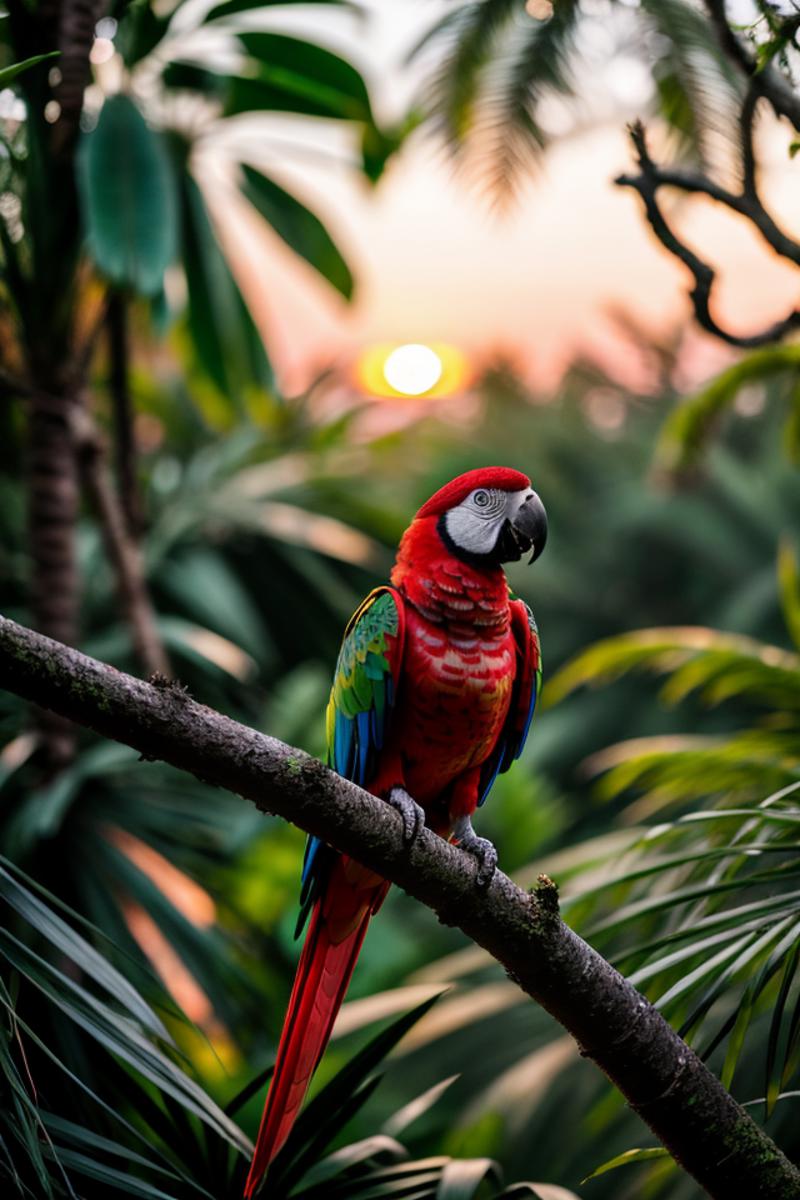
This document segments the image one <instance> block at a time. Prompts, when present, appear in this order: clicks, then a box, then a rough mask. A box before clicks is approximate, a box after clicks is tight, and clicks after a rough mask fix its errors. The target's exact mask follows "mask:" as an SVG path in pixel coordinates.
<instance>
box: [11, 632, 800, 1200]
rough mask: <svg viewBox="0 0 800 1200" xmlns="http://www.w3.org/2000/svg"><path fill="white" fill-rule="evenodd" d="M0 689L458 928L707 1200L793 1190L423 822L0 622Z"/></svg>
mask: <svg viewBox="0 0 800 1200" xmlns="http://www.w3.org/2000/svg"><path fill="white" fill-rule="evenodd" d="M0 686H3V687H5V688H7V689H8V690H9V691H12V692H14V693H16V694H17V695H19V696H22V697H24V698H25V699H28V700H32V701H34V702H35V703H37V704H42V705H48V706H50V707H52V708H53V710H54V711H57V712H59V713H60V714H62V715H63V716H67V717H69V718H70V719H71V720H74V721H77V722H79V723H80V724H83V725H86V726H88V727H89V728H90V729H94V730H95V731H96V732H97V733H100V734H102V735H104V736H106V737H110V738H113V739H115V740H116V741H120V742H123V743H125V744H127V745H130V746H133V747H135V748H136V749H137V750H139V752H140V753H141V754H142V756H143V757H145V758H148V759H162V760H163V761H165V762H169V763H172V764H173V765H174V766H176V767H179V768H181V769H183V770H186V771H189V772H191V773H192V774H193V775H196V776H197V777H198V778H200V779H203V780H205V781H207V782H209V783H213V784H217V785H218V786H220V787H224V788H227V789H228V790H230V791H233V792H238V793H239V794H240V795H242V796H245V797H247V798H248V799H250V800H252V801H253V803H254V804H256V806H257V807H258V808H260V809H261V810H262V811H264V812H270V813H275V814H278V815H280V816H283V817H285V818H286V819H287V820H290V821H292V822H294V824H296V825H298V826H299V827H300V828H301V829H304V830H306V832H308V833H312V834H315V835H316V836H318V837H321V838H323V839H324V840H325V841H326V842H329V843H330V844H331V845H333V846H335V847H336V848H337V849H339V850H341V851H344V852H345V853H347V854H351V855H352V856H354V857H355V858H357V859H358V860H359V861H360V862H362V863H363V864H364V865H365V866H367V867H369V868H371V869H373V870H375V871H377V872H378V873H380V874H381V875H383V876H385V878H387V879H390V880H391V881H392V882H393V883H396V884H398V885H399V886H400V887H402V888H404V890H405V891H407V892H408V893H409V894H410V895H411V896H414V897H415V898H416V899H418V900H420V901H422V903H424V904H427V905H428V906H429V907H430V908H432V909H433V910H434V911H435V912H436V913H437V914H438V915H439V918H440V920H441V921H443V922H444V923H446V924H449V925H455V926H458V927H459V928H460V929H462V930H463V931H464V933H466V934H467V935H468V936H469V937H471V938H472V939H473V940H474V941H476V942H477V943H478V944H479V945H481V946H483V947H484V948H485V949H486V950H488V952H489V953H490V954H491V955H492V956H493V957H494V958H495V959H496V960H497V961H498V962H499V963H501V964H502V966H503V967H505V969H506V971H507V972H508V974H509V975H510V977H511V978H512V979H514V980H515V982H516V983H518V984H519V986H520V987H521V988H522V989H523V991H525V992H527V993H528V995H530V996H532V997H533V999H535V1000H537V1001H538V1002H539V1003H540V1004H541V1005H542V1006H543V1007H544V1008H546V1009H547V1010H548V1012H550V1013H552V1015H553V1016H554V1017H555V1018H556V1019H557V1020H558V1021H559V1022H560V1023H561V1024H562V1025H563V1026H564V1028H565V1029H567V1030H568V1031H569V1032H570V1033H571V1034H572V1035H573V1037H574V1038H575V1039H576V1040H577V1042H578V1043H579V1045H580V1047H581V1052H582V1053H583V1054H584V1055H585V1056H586V1057H589V1058H591V1059H593V1060H594V1061H595V1063H596V1064H597V1065H598V1066H599V1067H600V1069H601V1070H602V1071H603V1072H604V1073H605V1074H606V1075H607V1076H608V1078H609V1079H610V1080H611V1081H612V1082H613V1083H615V1084H616V1086H617V1087H618V1088H619V1089H620V1091H621V1092H622V1093H623V1094H624V1095H625V1096H626V1098H627V1100H628V1102H629V1104H630V1106H631V1107H632V1108H633V1109H634V1111H635V1112H637V1113H638V1114H639V1115H640V1116H641V1117H642V1119H643V1120H644V1121H645V1122H646V1123H647V1124H648V1125H649V1126H650V1128H651V1129H652V1130H653V1132H654V1134H655V1135H656V1137H657V1138H658V1139H659V1140H660V1141H661V1142H662V1143H663V1145H664V1146H665V1147H666V1148H667V1149H668V1150H669V1152H670V1153H671V1154H672V1155H673V1157H674V1158H675V1159H676V1160H677V1161H678V1162H679V1163H680V1164H681V1165H682V1166H683V1167H684V1168H685V1169H686V1170H687V1171H688V1172H689V1173H690V1174H691V1175H693V1176H694V1178H695V1179H696V1180H697V1181H698V1183H699V1184H700V1185H701V1186H702V1187H703V1188H704V1189H705V1190H706V1192H707V1193H708V1195H709V1196H711V1197H713V1198H715V1200H730V1197H732V1196H748V1197H749V1198H750V1200H798V1198H800V1171H798V1169H797V1167H795V1166H794V1165H793V1164H792V1163H791V1162H789V1160H788V1159H787V1158H786V1157H785V1156H784V1155H783V1154H782V1152H781V1151H780V1150H779V1149H778V1147H777V1146H776V1145H775V1144H774V1142H772V1141H771V1139H770V1138H769V1137H768V1136H767V1135H766V1133H764V1131H763V1130H762V1129H760V1128H759V1127H758V1126H757V1125H756V1124H755V1122H754V1121H753V1120H752V1119H751V1118H750V1117H749V1116H748V1115H747V1113H746V1112H745V1111H744V1110H743V1109H742V1108H740V1107H739V1105H738V1104H736V1102H735V1101H734V1100H733V1098H732V1097H731V1096H730V1095H729V1094H728V1092H727V1091H726V1090H725V1089H724V1088H723V1087H722V1084H721V1083H720V1082H719V1080H718V1079H716V1077H715V1076H714V1075H713V1074H712V1073H711V1072H710V1071H709V1069H708V1068H707V1067H706V1066H705V1064H704V1063H702V1062H701V1061H700V1059H699V1058H698V1057H697V1055H696V1054H695V1053H694V1052H693V1051H692V1050H691V1049H690V1048H689V1047H688V1046H687V1045H686V1044H685V1043H684V1042H683V1041H682V1040H681V1039H680V1038H679V1037H678V1035H677V1034H676V1033H675V1031H674V1030H673V1029H672V1028H671V1027H670V1026H669V1025H668V1024H667V1022H666V1021H665V1020H664V1018H663V1017H662V1016H661V1015H660V1013H658V1012H657V1011H656V1010H655V1009H654V1008H653V1006H652V1005H651V1004H650V1003H649V1002H648V1001H647V1000H646V999H645V998H644V997H643V996H641V995H640V994H639V993H638V992H637V991H636V990H635V989H634V988H633V987H632V986H631V984H629V983H628V982H627V981H626V980H625V979H623V977H622V976H621V975H620V974H619V973H618V972H617V971H616V970H615V969H614V968H613V967H611V966H610V965H609V963H607V962H606V961H605V960H604V959H603V958H601V956H600V955H598V954H597V953H596V952H595V951H594V950H592V948H591V947H590V946H588V945H587V944H586V943H585V942H583V941H582V940H581V939H580V938H579V937H578V936H577V935H576V934H574V933H573V932H572V931H571V930H570V929H569V928H568V927H567V926H566V925H564V923H563V922H562V921H561V919H560V917H559V915H558V893H557V889H556V887H555V885H554V884H553V883H552V882H551V881H550V880H549V879H547V877H546V876H541V877H540V883H539V887H538V888H537V889H536V890H535V892H533V893H527V892H523V891H522V890H521V889H520V888H518V887H517V886H516V885H515V884H514V883H513V882H512V881H511V880H510V879H508V878H507V877H506V876H505V875H503V874H502V872H498V873H497V874H496V875H495V877H494V879H493V881H492V883H491V885H490V886H489V888H488V889H487V890H485V891H483V890H479V889H477V888H476V886H475V862H474V860H473V859H472V858H470V857H469V856H468V855H466V854H464V853H463V852H462V851H461V850H458V849H457V848H456V847H454V846H452V845H450V844H449V843H447V842H445V841H444V840H443V839H442V838H439V837H437V836H436V835H435V834H433V833H431V832H430V831H429V830H427V829H423V830H422V832H421V834H420V836H419V837H418V839H417V840H416V841H415V842H414V844H413V845H412V846H410V847H408V846H405V845H404V844H403V842H402V837H401V823H400V818H399V816H398V814H397V813H395V812H394V810H393V809H391V808H390V807H389V806H388V805H386V804H384V803H383V802H382V801H380V800H378V799H376V798H375V797H374V796H371V795H370V794H369V793H368V792H365V791H363V790H362V789H360V788H358V787H356V786H355V785H354V784H352V783H350V782H349V781H348V780H345V779H342V778H340V777H339V776H338V775H335V774H334V773H333V772H332V771H330V770H328V769H327V768H326V767H324V766H323V765H322V764H321V763H320V762H318V761H317V760H316V759H313V758H311V757H310V756H309V755H307V754H305V753H303V752H302V751H300V750H295V749H292V747H290V746H286V745H284V743H282V742H279V741H277V740H276V739H275V738H270V737H267V736H265V735H263V734H260V733H258V732H256V731H255V730H253V729H249V728H247V727H246V726H244V725H240V724H238V723H237V722H236V721H232V720H231V719H230V718H228V717H225V716H222V715H221V714H219V713H217V712H214V711H213V710H212V709H209V708H206V707H205V706H203V705H201V704H197V703H196V702H195V701H194V700H192V699H191V697H190V696H189V695H188V694H187V693H186V691H185V690H184V689H183V688H181V686H180V685H178V684H175V683H169V682H167V681H159V682H156V683H154V684H149V683H144V682H143V681H142V680H139V679H134V678H133V677H131V676H129V675H125V674H123V673H122V672H120V671H117V670H115V669H114V668H113V667H109V666H106V665H105V664H103V663H100V662H97V661H96V660H94V659H91V658H88V657H87V656H86V655H83V654H80V653H79V652H78V651H76V650H72V649H69V648H68V647H65V646H61V645H59V644H57V643H56V642H53V641H51V640H49V639H48V638H45V637H42V636H41V635H40V634H36V633H33V632H32V631H31V630H28V629H25V628H24V627H22V626H20V625H17V624H15V623H14V622H13V621H9V620H7V619H6V618H3V617H0Z"/></svg>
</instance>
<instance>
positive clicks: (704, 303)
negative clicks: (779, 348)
mask: <svg viewBox="0 0 800 1200" xmlns="http://www.w3.org/2000/svg"><path fill="white" fill-rule="evenodd" d="M750 105H751V101H750V100H749V98H748V100H746V101H745V108H744V109H743V115H742V122H743V124H746V126H747V130H748V137H749V130H750V125H751V123H752V116H753V112H754V108H751V107H750ZM630 135H631V141H632V142H633V146H634V149H635V151H636V157H637V161H638V164H639V174H638V175H620V176H619V177H618V178H617V179H616V180H615V182H616V183H617V185H618V186H619V187H630V188H633V189H634V190H635V191H637V192H638V193H639V195H640V196H641V197H642V200H643V201H644V205H645V211H646V213H647V219H648V221H649V222H650V226H651V228H652V229H653V232H654V233H655V235H656V237H657V238H658V240H659V241H660V242H661V244H662V246H664V247H665V249H667V250H669V252H670V254H672V255H674V256H675V258H678V259H680V261H681V262H682V263H684V265H685V266H687V267H688V268H689V270H690V271H691V273H692V275H693V276H694V287H693V288H692V289H691V291H690V293H689V295H690V298H691V301H692V305H693V307H694V312H695V316H696V317H697V320H698V322H699V324H700V325H702V327H703V328H704V329H706V330H708V332H709V333H713V334H715V335H716V336H717V337H719V338H721V339H722V340H723V341H725V342H728V343H729V344H730V345H732V346H742V347H746V348H753V347H755V346H763V345H765V344H766V343H768V342H774V341H778V340H780V339H781V338H782V337H784V336H785V335H786V334H787V333H789V332H790V331H791V330H793V329H797V328H800V310H798V309H793V310H792V311H791V312H790V313H788V314H787V316H785V317H784V318H783V319H782V320H780V321H776V322H775V323H774V324H773V325H770V326H768V327H767V328H766V329H762V330H760V331H759V332H758V333H752V334H736V333H733V332H732V331H731V330H729V329H725V328H724V327H723V326H721V325H720V324H719V322H718V321H717V320H716V318H715V317H714V316H713V315H712V313H711V292H712V288H713V285H714V279H715V277H716V272H715V271H714V268H713V267H712V266H711V265H710V264H709V263H707V262H706V261H705V260H704V259H702V258H700V256H699V255H698V254H696V253H695V251H694V250H692V249H690V247H689V246H687V245H686V243H685V242H684V241H682V240H681V239H680V238H679V237H678V235H677V234H676V233H675V231H674V230H673V229H672V228H671V226H670V225H669V223H668V221H667V219H666V217H665V216H664V213H663V211H662V209H661V205H660V203H659V200H658V192H659V189H660V188H662V187H674V188H678V189H679V190H680V191H683V192H686V193H687V194H702V195H705V196H708V197H710V199H712V200H716V201H717V202H718V203H720V204H724V205H725V206H726V207H727V208H729V209H731V210H732V211H734V212H737V213H739V214H741V215H742V216H744V217H747V219H748V220H750V221H751V222H752V223H753V225H754V226H755V227H756V229H758V231H759V233H760V234H761V235H762V237H763V238H764V240H765V241H766V242H767V244H768V245H769V246H771V247H772V249H773V250H775V251H776V252H777V253H778V254H780V255H781V256H782V257H783V258H787V259H789V260H790V261H791V262H793V263H795V264H796V265H798V266H800V243H798V242H796V241H795V240H794V239H793V238H790V237H789V235H788V234H786V233H784V232H783V230H782V229H780V228H779V226H778V225H777V224H776V223H775V221H774V220H773V218H772V217H771V216H770V214H769V213H768V212H767V211H766V209H765V208H764V206H763V205H762V203H761V200H760V199H759V197H758V194H757V192H756V190H755V163H754V160H753V158H752V148H750V149H749V150H748V148H747V147H748V146H749V145H750V143H749V141H748V142H747V143H746V144H745V148H744V149H743V171H744V183H743V190H742V192H741V193H736V192H730V191H728V190H727V188H723V187H721V186H720V185H719V184H717V183H716V182H715V181H714V180H712V179H709V178H708V177H707V176H705V175H701V174H699V173H695V172H691V171H684V170H680V169H677V168H665V167H660V166H657V165H656V164H655V163H654V162H653V160H652V158H651V157H650V152H649V150H648V149H647V139H646V133H645V129H644V126H643V125H642V123H641V122H640V121H637V122H635V123H634V124H633V125H632V126H631V127H630Z"/></svg>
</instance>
